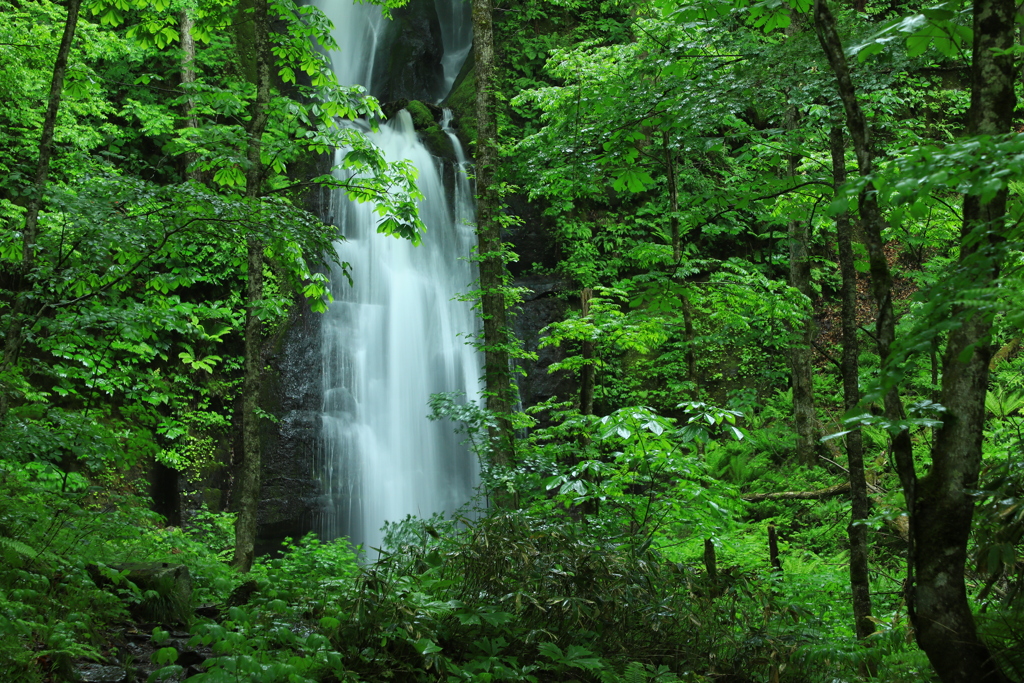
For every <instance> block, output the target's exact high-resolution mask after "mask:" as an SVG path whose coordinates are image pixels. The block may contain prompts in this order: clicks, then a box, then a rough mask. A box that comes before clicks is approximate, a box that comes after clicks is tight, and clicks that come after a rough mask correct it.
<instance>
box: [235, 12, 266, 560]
mask: <svg viewBox="0 0 1024 683" xmlns="http://www.w3.org/2000/svg"><path fill="white" fill-rule="evenodd" d="M253 28H254V30H255V43H254V46H253V47H254V49H255V52H256V99H255V100H254V101H253V103H252V106H251V108H250V120H249V130H248V131H247V132H248V138H249V140H248V146H247V149H246V173H245V196H246V199H247V200H248V201H249V204H250V207H251V209H252V211H253V213H254V221H259V220H260V216H259V200H260V186H261V184H262V181H263V163H262V161H261V152H262V147H263V131H264V130H266V127H267V120H268V118H269V111H268V109H269V107H268V105H269V104H270V38H269V36H270V20H269V17H268V16H267V0H255V2H254V3H253ZM258 232H259V227H257V226H255V225H254V226H253V227H251V228H250V232H249V235H248V238H247V249H248V264H249V265H248V282H247V284H246V292H245V302H246V310H245V378H244V380H243V390H242V393H243V397H242V401H243V405H242V451H243V452H242V462H241V467H240V468H239V469H238V474H237V476H236V481H237V487H238V499H237V504H236V509H237V510H238V517H237V519H236V521H235V554H234V557H233V559H232V561H231V564H232V566H233V567H235V568H236V569H237V570H239V571H242V572H247V571H249V569H250V568H251V567H252V562H253V557H254V554H255V545H256V522H257V520H256V516H257V511H258V507H259V498H260V468H261V465H262V447H261V444H260V415H259V413H260V410H259V401H260V394H261V393H262V371H263V360H262V353H261V346H262V337H263V325H262V322H261V321H260V318H259V315H258V308H259V305H260V300H261V299H262V298H263V241H262V240H261V239H260V237H259V235H258Z"/></svg>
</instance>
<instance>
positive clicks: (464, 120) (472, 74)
mask: <svg viewBox="0 0 1024 683" xmlns="http://www.w3.org/2000/svg"><path fill="white" fill-rule="evenodd" d="M441 106H442V107H444V108H447V109H451V110H452V114H453V115H454V117H455V121H456V123H457V124H458V128H457V129H456V133H457V134H458V136H459V139H460V140H462V144H463V145H464V146H466V147H468V148H470V149H471V150H474V149H475V148H476V70H475V68H474V63H473V54H472V53H470V55H469V58H468V59H467V60H466V63H465V64H463V66H462V71H460V72H459V77H458V78H456V79H455V83H454V84H453V85H452V91H451V92H450V93H448V97H446V98H445V100H444V102H442V103H441Z"/></svg>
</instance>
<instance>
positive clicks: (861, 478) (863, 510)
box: [829, 126, 875, 639]
mask: <svg viewBox="0 0 1024 683" xmlns="http://www.w3.org/2000/svg"><path fill="white" fill-rule="evenodd" d="M829 147H830V150H831V154H832V180H833V184H834V185H835V189H836V191H837V192H838V191H839V189H840V188H841V187H842V186H843V184H844V183H846V142H845V140H844V136H843V130H842V128H840V127H839V126H834V127H833V128H832V129H831V131H830V132H829ZM836 242H837V243H838V246H839V271H840V274H841V275H842V278H843V284H842V287H841V289H840V298H841V299H842V328H843V330H842V337H843V355H842V358H841V359H840V372H841V373H842V376H843V406H844V408H845V409H846V410H853V409H854V408H856V407H857V404H858V403H860V382H859V378H860V369H859V367H858V357H859V355H860V344H859V342H858V340H857V269H856V267H855V265H854V258H853V225H852V224H851V222H850V215H849V214H848V213H847V212H845V211H844V212H842V213H840V214H839V215H838V216H836ZM846 459H847V466H848V467H849V470H850V472H849V477H850V499H851V502H852V505H851V514H850V525H849V526H848V527H847V529H846V531H847V536H848V537H849V539H850V587H851V589H852V593H853V618H854V621H855V626H856V631H857V637H858V638H861V639H864V638H867V637H868V636H870V635H871V634H872V633H874V632H875V624H874V622H872V621H871V582H870V578H869V575H868V528H867V526H866V525H865V524H864V522H865V521H866V520H867V518H868V513H869V512H870V510H871V508H870V503H869V501H868V491H867V481H866V478H865V473H864V440H863V437H862V435H861V432H860V430H859V429H854V430H853V431H851V432H850V433H849V434H847V435H846Z"/></svg>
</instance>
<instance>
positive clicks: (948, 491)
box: [814, 0, 1015, 683]
mask: <svg viewBox="0 0 1024 683" xmlns="http://www.w3.org/2000/svg"><path fill="white" fill-rule="evenodd" d="M1014 12H1015V6H1014V4H1013V2H1011V1H1009V0H976V1H975V3H974V27H973V28H974V46H973V57H972V67H971V68H972V85H971V110H970V115H969V119H970V123H969V133H970V134H973V135H995V134H1002V133H1007V132H1009V131H1010V128H1011V122H1012V112H1013V109H1014V105H1015V96H1014V91H1013V79H1014V70H1013V58H1012V56H1009V55H1007V54H1006V53H1007V51H1008V50H1009V48H1010V47H1011V46H1012V42H1013V30H1014ZM814 16H815V28H816V30H817V32H818V38H819V40H820V41H821V44H822V47H823V49H824V50H825V54H826V56H827V57H828V60H829V63H830V65H831V66H832V70H833V71H834V72H835V74H836V79H837V81H838V84H839V93H840V97H841V99H842V100H843V106H844V108H845V110H846V115H847V126H848V128H849V130H850V134H851V136H852V138H853V142H854V149H855V151H856V153H857V162H858V167H859V169H860V172H861V174H862V175H865V176H866V175H869V174H870V172H871V170H872V169H871V164H872V149H871V142H870V135H869V129H868V126H867V121H866V119H865V118H864V115H863V112H862V111H861V110H860V106H859V103H858V102H857V96H856V91H855V90H854V88H853V84H852V81H851V80H850V74H849V69H848V67H847V64H846V58H845V56H844V54H843V51H842V44H841V42H840V41H839V35H838V33H837V32H836V28H835V20H834V18H833V17H832V14H831V12H830V11H829V9H828V6H827V4H826V0H815V3H814ZM860 201H861V217H862V218H863V219H864V227H865V233H866V236H867V241H868V256H869V259H870V266H871V277H872V287H873V292H874V295H875V299H876V303H877V305H878V322H877V325H876V330H877V335H878V342H879V353H880V355H881V357H882V359H883V368H884V363H885V362H886V361H887V359H888V356H889V350H890V348H891V344H892V342H893V340H894V338H895V319H894V317H893V313H892V302H891V298H890V292H889V290H890V282H891V280H890V276H889V271H888V265H887V263H886V261H885V255H884V253H883V252H882V242H881V227H882V216H881V211H880V210H879V207H878V203H877V200H876V199H875V197H874V194H873V192H867V191H865V192H864V193H862V195H861V198H860ZM1005 212H1006V194H1005V193H1001V194H999V195H997V196H996V197H995V199H993V200H992V201H991V202H989V203H988V204H986V205H981V203H980V202H979V201H978V198H977V197H970V196H968V197H965V198H964V222H963V229H962V235H961V249H960V257H961V263H962V264H964V266H965V268H966V269H970V270H971V271H972V272H973V273H975V278H976V279H975V281H974V282H973V283H972V285H971V286H972V288H974V289H980V288H984V287H987V286H990V285H991V283H992V281H993V280H994V278H995V277H996V275H997V272H998V260H997V259H996V258H995V255H994V250H992V244H991V243H989V241H988V240H980V239H978V238H977V236H978V235H980V234H981V232H982V231H983V230H984V231H988V232H989V234H990V235H994V236H995V237H996V238H998V236H999V231H1000V230H1002V229H1003V227H1004V226H1003V222H1004V218H1005ZM990 250H991V251H990ZM966 313H967V312H965V311H964V310H956V311H954V315H957V316H965V315H966ZM990 329H991V321H990V320H989V319H988V318H987V317H985V315H984V314H983V313H979V312H977V311H975V312H973V313H972V314H971V315H970V317H967V318H966V320H965V322H964V323H963V325H962V326H960V327H958V328H955V329H953V331H951V332H950V334H949V341H948V342H947V344H946V349H945V353H944V354H943V368H942V369H943V372H942V393H941V398H942V404H943V405H944V406H945V407H946V413H945V414H944V416H943V425H942V427H941V428H940V429H939V430H938V432H937V433H936V438H935V444H934V446H933V447H932V466H931V470H930V471H929V472H928V474H927V475H926V476H924V477H922V478H920V479H919V478H918V477H917V475H916V472H915V469H914V462H913V454H912V451H911V444H910V437H909V434H908V432H907V431H906V430H904V431H902V432H901V433H900V434H898V435H897V436H896V437H895V438H894V440H893V445H892V447H893V455H894V459H895V461H896V468H897V471H898V473H899V476H900V482H901V484H902V486H903V493H904V498H905V499H906V500H907V501H908V507H909V512H910V534H909V536H910V539H909V552H908V581H907V587H908V595H907V604H908V609H909V613H910V615H911V618H912V620H913V622H914V627H915V633H916V636H917V641H918V644H919V645H920V646H921V648H922V649H923V650H924V651H925V653H926V654H927V655H928V659H929V660H930V661H931V663H932V666H934V667H935V671H936V673H937V674H938V675H939V678H940V679H941V680H942V681H943V682H944V683H968V682H971V683H973V682H976V681H984V682H993V683H995V682H998V683H1002V682H1003V681H1006V680H1008V679H1007V678H1006V676H1005V675H1004V674H1003V673H1002V671H1000V669H999V666H998V664H997V663H996V662H995V661H994V660H993V659H992V655H991V652H989V650H988V648H987V647H986V646H985V644H984V643H982V642H981V640H980V639H979V638H978V634H977V631H976V628H975V624H974V618H973V615H972V613H971V609H970V604H969V603H968V601H967V589H966V585H965V582H964V564H965V562H966V559H967V542H968V536H969V534H970V530H971V518H972V516H973V500H972V499H971V497H970V496H969V495H968V494H967V492H966V491H967V490H969V489H972V488H974V487H975V486H976V485H977V481H978V472H979V468H980V465H981V441H982V428H983V425H984V419H985V409H984V403H985V392H986V390H987V382H988V363H989V360H990V357H991V349H990V347H989V345H988V344H987V343H986V342H985V339H986V338H987V336H988V334H989V331H990ZM885 413H886V416H887V417H889V418H890V419H893V418H896V419H898V418H899V417H901V416H902V408H901V406H900V404H899V397H898V394H897V393H896V388H895V386H892V388H890V389H889V391H888V392H887V393H886V397H885Z"/></svg>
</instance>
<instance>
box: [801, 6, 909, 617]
mask: <svg viewBox="0 0 1024 683" xmlns="http://www.w3.org/2000/svg"><path fill="white" fill-rule="evenodd" d="M814 30H815V33H817V35H818V41H819V42H820V43H821V47H822V50H823V51H824V52H825V56H826V58H827V59H828V62H829V65H830V66H831V67H832V72H833V73H834V74H835V76H836V85H837V87H838V89H839V97H840V99H841V100H842V103H843V109H844V111H845V113H846V127H847V130H849V131H850V137H851V139H852V140H853V150H854V154H855V155H856V158H857V170H858V171H859V172H860V175H861V176H862V177H870V176H871V174H872V173H873V172H874V155H875V150H874V146H873V144H872V141H871V128H870V126H868V121H867V117H865V115H864V111H863V110H862V109H861V107H860V102H859V101H858V99H857V90H856V88H854V86H853V80H852V79H851V78H850V68H849V66H848V65H847V63H846V55H845V54H844V53H843V44H842V41H841V40H840V39H839V32H838V31H837V29H836V21H835V17H833V16H832V12H831V10H829V7H828V2H827V0H815V1H814ZM869 187H870V185H869V186H868V187H865V189H863V190H862V191H861V193H860V197H859V198H858V210H859V212H860V218H861V227H862V228H863V230H864V236H865V243H866V245H867V248H868V266H869V271H870V273H871V293H872V297H873V298H874V303H875V309H876V316H877V317H876V319H875V338H876V340H877V344H878V358H879V363H880V364H881V366H882V368H883V373H882V374H883V380H882V381H883V382H886V381H887V380H885V379H884V377H885V374H886V372H885V370H886V366H887V363H888V361H889V353H890V350H891V349H892V344H893V341H894V340H895V338H896V315H895V313H894V311H893V307H892V275H891V274H890V272H889V262H888V261H887V260H886V256H885V243H884V241H883V240H882V231H883V229H884V228H885V218H884V216H883V215H882V210H881V208H880V207H879V206H878V197H877V195H876V194H875V192H874V189H873V188H872V189H870V191H869V189H868V188H869ZM889 384H890V386H889V387H888V388H887V390H886V392H885V397H884V413H885V417H886V418H888V419H889V420H892V421H897V420H901V419H903V417H904V413H903V403H902V401H901V400H900V395H899V391H898V388H897V386H896V383H895V382H889ZM891 449H892V454H893V460H894V461H895V462H896V470H897V472H898V473H899V477H900V484H901V485H902V486H903V491H904V496H905V498H906V500H908V501H910V500H913V499H914V487H915V485H916V481H917V476H916V474H915V472H914V455H913V448H912V444H911V442H910V432H908V431H907V430H905V429H904V430H902V431H901V432H899V433H898V434H896V435H895V436H894V437H893V439H892V443H891ZM908 511H909V510H908ZM907 543H908V545H909V549H908V553H907V591H908V593H907V596H906V597H907V605H908V609H909V610H910V611H911V619H913V609H914V607H913V595H912V593H911V591H912V587H913V585H914V560H913V558H914V520H913V514H912V512H911V518H910V531H909V538H908V541H907Z"/></svg>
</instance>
